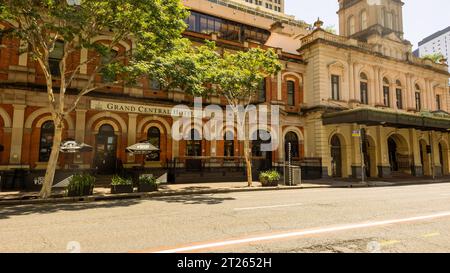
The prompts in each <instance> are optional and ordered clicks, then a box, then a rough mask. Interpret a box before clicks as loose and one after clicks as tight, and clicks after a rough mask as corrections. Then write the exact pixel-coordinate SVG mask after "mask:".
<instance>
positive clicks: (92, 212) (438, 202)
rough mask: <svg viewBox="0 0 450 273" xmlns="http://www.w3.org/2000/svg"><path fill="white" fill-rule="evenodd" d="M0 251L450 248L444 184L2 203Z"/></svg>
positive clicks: (448, 190)
mask: <svg viewBox="0 0 450 273" xmlns="http://www.w3.org/2000/svg"><path fill="white" fill-rule="evenodd" d="M0 242H1V243H0V252H69V251H75V252H78V251H81V252H277V253H278V252H282V253H286V252H288V253H292V252H294V253H297V252H301V253H303V252H307V253H310V252H314V253H315V252H325V253H329V252H346V253H347V252H350V253H351V252H389V253H390V252H450V184H434V185H418V186H404V187H382V188H357V189H309V190H288V191H267V192H245V193H229V194H210V195H195V196H173V197H161V198H155V199H151V200H150V199H149V200H122V201H109V202H96V203H76V204H49V205H32V206H29V205H27V206H11V207H0Z"/></svg>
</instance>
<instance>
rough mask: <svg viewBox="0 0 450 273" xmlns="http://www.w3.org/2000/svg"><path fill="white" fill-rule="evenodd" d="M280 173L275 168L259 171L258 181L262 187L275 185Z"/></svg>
mask: <svg viewBox="0 0 450 273" xmlns="http://www.w3.org/2000/svg"><path fill="white" fill-rule="evenodd" d="M280 177H281V175H280V173H278V172H277V171H275V170H272V171H266V172H261V173H260V174H259V182H261V184H262V186H263V187H276V186H278V182H279V181H280Z"/></svg>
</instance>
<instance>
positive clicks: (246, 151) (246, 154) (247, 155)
mask: <svg viewBox="0 0 450 273" xmlns="http://www.w3.org/2000/svg"><path fill="white" fill-rule="evenodd" d="M249 150H250V141H249V140H248V138H247V137H246V138H245V140H244V158H245V164H246V167H247V182H248V186H249V187H251V186H252V185H253V175H252V162H251V160H250V152H249Z"/></svg>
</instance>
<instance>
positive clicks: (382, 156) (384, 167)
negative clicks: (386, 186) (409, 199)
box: [376, 126, 391, 177]
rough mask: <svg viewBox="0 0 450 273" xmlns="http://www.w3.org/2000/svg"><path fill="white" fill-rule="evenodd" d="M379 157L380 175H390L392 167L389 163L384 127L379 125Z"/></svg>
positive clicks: (377, 132)
mask: <svg viewBox="0 0 450 273" xmlns="http://www.w3.org/2000/svg"><path fill="white" fill-rule="evenodd" d="M376 136H377V137H376V138H377V140H376V141H377V148H378V149H377V152H378V154H377V158H378V175H379V176H380V177H389V176H390V175H391V167H390V164H389V155H388V146H387V139H386V134H385V130H384V127H382V126H377V129H376Z"/></svg>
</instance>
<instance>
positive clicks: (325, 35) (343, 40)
mask: <svg viewBox="0 0 450 273" xmlns="http://www.w3.org/2000/svg"><path fill="white" fill-rule="evenodd" d="M318 39H322V40H325V41H330V42H334V43H337V44H342V45H346V46H352V47H357V48H360V49H363V50H368V51H372V52H377V53H380V54H383V53H382V52H379V51H377V50H376V49H375V45H372V44H368V43H365V42H361V41H358V40H356V39H351V38H347V37H344V36H340V35H335V34H332V33H329V32H326V31H324V30H316V31H314V32H312V33H311V34H310V35H307V36H305V37H303V38H302V39H301V44H302V46H305V45H308V44H310V43H312V42H314V41H316V40H318ZM383 55H385V54H383ZM386 56H387V55H386ZM407 57H408V58H407V59H408V60H409V62H411V63H412V64H416V65H421V66H428V67H431V68H433V69H436V70H441V71H445V72H446V71H448V65H445V64H438V63H434V62H433V61H431V60H426V59H422V58H418V57H415V56H414V55H412V54H411V53H409V54H408V56H407Z"/></svg>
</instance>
